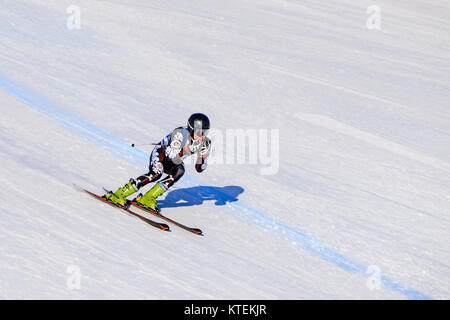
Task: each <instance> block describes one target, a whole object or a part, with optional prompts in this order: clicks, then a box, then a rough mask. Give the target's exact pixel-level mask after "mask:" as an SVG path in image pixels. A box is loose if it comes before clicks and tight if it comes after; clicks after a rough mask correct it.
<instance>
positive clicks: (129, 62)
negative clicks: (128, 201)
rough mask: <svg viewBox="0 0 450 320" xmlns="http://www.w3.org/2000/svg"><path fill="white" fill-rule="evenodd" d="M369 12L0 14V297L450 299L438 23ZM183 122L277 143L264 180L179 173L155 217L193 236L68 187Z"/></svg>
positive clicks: (229, 9) (233, 1)
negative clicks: (205, 121) (75, 22)
mask: <svg viewBox="0 0 450 320" xmlns="http://www.w3.org/2000/svg"><path fill="white" fill-rule="evenodd" d="M373 4H374V3H372V1H365V0H363V1H357V2H355V1H350V0H337V1H325V0H315V1H313V0H304V1H299V0H298V1H297V0H245V1H242V0H240V1H237V0H227V1H206V0H195V1H194V0H193V1H182V0H171V1H158V0H152V1H138V0H128V1H125V0H111V1H100V0H97V1H92V0H90V1H87V0H78V1H76V3H74V2H73V1H65V0H63V1H61V0H58V1H56V0H50V1H42V0H26V1H25V0H23V1H22V0H19V1H18V0H3V1H2V3H1V10H0V102H1V104H0V107H1V117H0V159H1V166H0V194H1V200H2V201H0V218H1V219H0V298H2V299H30V298H32V299H408V298H409V299H427V298H431V299H449V298H450V112H449V107H450V103H449V102H450V81H449V79H450V41H449V40H450V24H449V23H448V18H449V17H450V3H448V2H446V1H424V0H413V1H398V0H397V1H386V0H379V1H377V3H376V5H377V6H379V8H380V9H381V16H380V18H381V30H369V29H368V28H367V27H366V20H367V19H368V18H369V14H368V13H367V12H366V10H367V8H368V7H369V6H370V5H373ZM71 5H76V6H78V7H79V8H80V12H81V16H80V17H81V20H80V22H81V28H80V29H73V30H70V29H68V28H67V19H68V17H69V16H70V14H68V13H67V11H66V10H67V8H68V7H69V6H71ZM199 111H200V112H205V113H207V114H208V115H209V116H210V118H211V121H212V125H213V127H214V128H215V129H217V130H221V131H220V132H225V130H226V129H243V130H248V129H252V130H269V131H270V130H271V129H278V130H279V136H280V141H279V152H280V153H279V159H278V161H279V168H278V172H277V173H276V174H275V175H262V174H261V168H262V167H264V166H263V165H262V164H261V163H259V164H226V163H223V164H217V163H216V164H214V163H213V164H211V165H210V166H209V167H208V169H207V170H206V171H205V172H204V173H202V174H197V173H196V172H195V170H194V168H193V165H192V163H191V164H189V165H188V166H187V172H186V176H185V177H183V179H182V181H180V183H179V184H177V185H176V187H175V188H173V190H171V192H169V193H168V194H167V196H166V198H165V199H164V197H163V198H162V201H161V203H162V206H163V212H164V213H165V214H166V215H167V216H169V217H172V218H174V219H178V220H180V221H182V222H185V223H186V224H188V225H190V226H195V227H200V228H201V229H202V230H203V231H204V234H205V236H204V237H199V236H195V235H192V234H189V233H187V232H185V231H184V230H181V229H179V228H177V227H176V226H172V227H171V229H172V232H170V233H168V232H163V231H160V230H157V229H154V228H151V227H149V226H148V225H146V224H144V223H142V222H141V221H140V220H138V219H135V218H133V217H130V216H127V215H125V214H124V213H122V212H120V211H119V210H117V209H114V208H112V207H109V206H106V205H103V204H102V203H100V202H99V201H96V200H94V199H91V198H90V197H88V196H87V195H86V194H83V193H82V192H79V191H78V190H77V189H76V188H74V186H73V184H76V185H80V186H84V187H86V188H89V189H91V190H92V191H96V192H99V193H100V192H102V189H101V188H102V187H107V188H110V189H114V188H117V187H119V186H121V185H123V184H124V183H126V182H127V181H128V179H129V178H130V177H137V176H139V175H140V174H142V173H145V172H146V170H147V157H148V153H149V152H151V148H152V147H151V146H142V147H141V150H137V149H133V148H131V147H129V145H130V144H131V143H136V144H139V143H140V144H145V143H151V142H157V141H159V140H160V139H161V138H162V137H163V136H164V135H165V134H167V133H168V132H169V131H170V130H172V129H173V128H175V127H177V126H180V125H184V124H185V122H186V119H187V117H188V116H189V115H190V113H192V112H199ZM234 197H237V199H238V200H237V201H227V200H230V199H233V198H234ZM73 270H78V271H79V275H80V278H79V282H77V281H76V280H77V279H76V276H77V274H76V272H75V273H73ZM373 270H375V271H377V270H379V271H380V273H381V274H380V275H379V277H378V278H377V277H376V276H377V274H375V275H374V274H371V272H373ZM374 276H375V278H374ZM74 279H75V282H74ZM377 279H379V282H377ZM74 283H75V284H79V286H78V285H76V286H75V288H74V287H73V284H74ZM377 284H380V285H379V286H378V285H377Z"/></svg>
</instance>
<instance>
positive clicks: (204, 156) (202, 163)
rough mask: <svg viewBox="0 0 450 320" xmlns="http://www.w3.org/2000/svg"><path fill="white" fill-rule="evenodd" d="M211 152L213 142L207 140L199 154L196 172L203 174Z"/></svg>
mask: <svg viewBox="0 0 450 320" xmlns="http://www.w3.org/2000/svg"><path fill="white" fill-rule="evenodd" d="M210 150H211V140H209V139H208V138H205V140H204V141H203V142H202V145H201V147H200V151H199V152H198V157H197V163H196V164H195V170H197V172H199V173H200V172H203V171H204V170H205V169H206V167H207V165H208V156H209V151H210Z"/></svg>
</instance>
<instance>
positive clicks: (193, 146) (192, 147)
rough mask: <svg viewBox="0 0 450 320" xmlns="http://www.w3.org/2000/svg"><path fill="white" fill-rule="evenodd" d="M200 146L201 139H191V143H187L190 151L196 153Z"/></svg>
mask: <svg viewBox="0 0 450 320" xmlns="http://www.w3.org/2000/svg"><path fill="white" fill-rule="evenodd" d="M201 147H202V141H200V140H192V142H191V144H190V145H189V150H190V151H191V153H196V152H197V151H198V150H200V148H201Z"/></svg>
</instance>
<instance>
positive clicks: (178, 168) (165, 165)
mask: <svg viewBox="0 0 450 320" xmlns="http://www.w3.org/2000/svg"><path fill="white" fill-rule="evenodd" d="M209 127H210V123H209V119H208V117H207V116H206V115H204V114H203V113H194V114H192V115H191V116H190V117H189V119H188V122H187V127H178V128H176V129H174V130H173V131H172V133H170V134H168V135H167V136H166V137H165V138H163V139H162V140H161V142H159V143H158V144H157V145H156V146H155V148H154V149H153V151H152V153H151V155H150V165H149V172H148V173H146V174H144V175H141V176H140V177H138V178H136V179H133V178H131V179H130V181H129V182H128V183H127V184H126V185H125V186H123V187H122V188H119V189H118V190H117V191H116V192H114V193H112V192H109V193H107V194H106V195H105V196H106V198H107V199H108V200H110V201H112V202H115V203H117V204H119V205H121V206H125V205H126V198H127V197H129V196H130V195H132V194H134V193H136V192H137V191H138V190H139V189H141V188H142V187H143V186H145V185H147V184H149V183H151V182H155V181H158V180H159V179H160V178H161V177H162V174H163V173H165V174H167V177H165V178H164V179H162V180H161V181H159V182H157V183H156V184H155V185H154V186H153V187H152V188H151V189H150V190H149V191H148V192H147V193H146V194H144V195H142V193H140V194H139V195H138V196H137V197H136V199H135V201H136V202H138V203H139V204H141V205H143V206H144V207H148V208H150V209H153V210H158V208H157V203H156V198H158V197H159V196H161V195H162V194H163V193H164V192H165V191H167V190H168V189H169V188H170V187H171V186H173V184H174V183H175V182H177V181H178V180H180V178H181V177H182V176H183V175H184V171H185V169H184V163H183V159H184V158H186V157H188V156H190V155H193V154H197V155H198V156H197V161H196V164H195V169H196V170H197V172H199V173H200V172H203V171H204V170H205V169H206V166H207V161H208V156H209V152H210V150H211V140H210V139H209V138H208V137H206V135H207V133H208V130H209Z"/></svg>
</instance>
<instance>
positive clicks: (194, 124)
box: [187, 113, 209, 137]
mask: <svg viewBox="0 0 450 320" xmlns="http://www.w3.org/2000/svg"><path fill="white" fill-rule="evenodd" d="M187 126H188V130H189V132H190V133H191V136H192V137H193V136H194V132H195V133H196V134H197V135H198V136H201V135H206V134H207V132H208V130H209V118H208V117H207V116H206V115H205V114H203V113H193V114H192V115H191V116H190V117H189V120H188V123H187Z"/></svg>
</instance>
